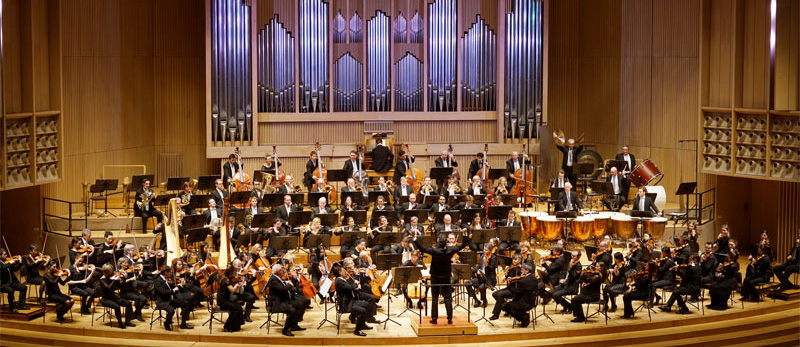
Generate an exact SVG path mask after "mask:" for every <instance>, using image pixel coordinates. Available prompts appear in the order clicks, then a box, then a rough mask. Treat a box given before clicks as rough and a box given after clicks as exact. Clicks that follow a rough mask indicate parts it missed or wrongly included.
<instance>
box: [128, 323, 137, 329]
mask: <svg viewBox="0 0 800 347" xmlns="http://www.w3.org/2000/svg"><path fill="white" fill-rule="evenodd" d="M125 326H126V327H131V328H133V327H135V326H136V324H133V322H125Z"/></svg>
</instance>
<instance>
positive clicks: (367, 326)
mask: <svg viewBox="0 0 800 347" xmlns="http://www.w3.org/2000/svg"><path fill="white" fill-rule="evenodd" d="M356 330H372V327H371V326H369V325H366V324H364V325H362V326H360V327H357V328H356Z"/></svg>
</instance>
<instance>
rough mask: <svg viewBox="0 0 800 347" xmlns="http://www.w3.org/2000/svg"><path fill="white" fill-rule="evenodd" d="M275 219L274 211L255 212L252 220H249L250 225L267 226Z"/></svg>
mask: <svg viewBox="0 0 800 347" xmlns="http://www.w3.org/2000/svg"><path fill="white" fill-rule="evenodd" d="M274 219H275V213H272V212H267V213H257V214H256V215H255V217H253V220H252V221H251V222H250V226H251V227H258V228H269V227H271V226H272V221H273V220H274Z"/></svg>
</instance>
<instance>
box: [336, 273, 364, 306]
mask: <svg viewBox="0 0 800 347" xmlns="http://www.w3.org/2000/svg"><path fill="white" fill-rule="evenodd" d="M334 285H335V286H336V296H337V298H338V301H339V307H341V308H342V311H343V312H350V306H351V305H352V304H353V301H354V300H355V292H356V290H358V283H356V281H355V280H354V279H353V278H352V277H350V279H347V280H346V279H344V278H341V277H336V280H335V281H334Z"/></svg>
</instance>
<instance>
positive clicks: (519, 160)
mask: <svg viewBox="0 0 800 347" xmlns="http://www.w3.org/2000/svg"><path fill="white" fill-rule="evenodd" d="M517 163H519V167H520V169H521V168H522V166H523V165H530V164H531V160H530V159H528V160H525V157H523V156H521V155H520V156H519V157H517ZM506 170H508V187H509V189H510V187H513V186H514V183H516V180H514V177H513V176H514V172H516V171H515V170H514V159H513V158H508V160H506ZM526 170H528V169H526Z"/></svg>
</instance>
